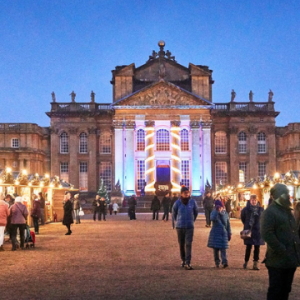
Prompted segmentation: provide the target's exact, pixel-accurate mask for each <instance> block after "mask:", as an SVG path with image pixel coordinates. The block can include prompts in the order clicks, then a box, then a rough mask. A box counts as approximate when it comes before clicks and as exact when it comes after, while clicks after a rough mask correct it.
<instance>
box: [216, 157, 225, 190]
mask: <svg viewBox="0 0 300 300" xmlns="http://www.w3.org/2000/svg"><path fill="white" fill-rule="evenodd" d="M215 168H216V169H215V171H216V174H215V179H216V185H224V184H226V183H227V163H226V162H225V161H218V162H216V165H215Z"/></svg>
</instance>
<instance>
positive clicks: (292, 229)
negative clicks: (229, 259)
mask: <svg viewBox="0 0 300 300" xmlns="http://www.w3.org/2000/svg"><path fill="white" fill-rule="evenodd" d="M270 193H271V195H272V197H273V199H274V200H273V202H272V204H271V205H270V206H269V207H268V208H267V209H266V210H265V211H264V212H263V214H262V220H261V235H262V238H263V240H264V241H265V242H266V243H267V253H266V258H265V264H266V267H267V269H268V273H269V288H268V292H267V299H268V300H271V299H272V300H277V299H278V300H281V299H288V297H289V293H290V292H291V290H292V283H293V278H294V274H295V271H296V268H297V267H298V266H299V265H300V238H299V233H298V231H297V225H296V221H295V218H294V216H293V214H292V205H291V202H290V195H289V190H288V187H287V186H286V185H285V184H281V183H277V184H275V186H274V187H273V188H272V189H271V191H270Z"/></svg>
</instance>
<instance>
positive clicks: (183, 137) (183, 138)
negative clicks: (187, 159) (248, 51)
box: [180, 129, 189, 151]
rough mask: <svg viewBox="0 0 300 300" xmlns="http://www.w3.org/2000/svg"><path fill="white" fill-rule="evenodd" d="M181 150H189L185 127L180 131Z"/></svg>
mask: <svg viewBox="0 0 300 300" xmlns="http://www.w3.org/2000/svg"><path fill="white" fill-rule="evenodd" d="M180 147H181V151H189V132H188V130H186V129H182V130H181V131H180Z"/></svg>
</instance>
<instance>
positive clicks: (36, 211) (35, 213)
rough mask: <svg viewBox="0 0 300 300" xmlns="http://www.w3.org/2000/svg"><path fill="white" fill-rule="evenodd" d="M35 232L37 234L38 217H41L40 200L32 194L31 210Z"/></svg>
mask: <svg viewBox="0 0 300 300" xmlns="http://www.w3.org/2000/svg"><path fill="white" fill-rule="evenodd" d="M31 217H32V220H33V226H34V231H35V234H39V219H40V218H41V201H40V200H39V198H38V197H37V196H36V195H33V208H32V212H31Z"/></svg>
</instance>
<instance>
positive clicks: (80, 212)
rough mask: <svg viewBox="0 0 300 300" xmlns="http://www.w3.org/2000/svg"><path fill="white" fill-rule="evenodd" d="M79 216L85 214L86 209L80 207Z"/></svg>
mask: <svg viewBox="0 0 300 300" xmlns="http://www.w3.org/2000/svg"><path fill="white" fill-rule="evenodd" d="M79 216H81V217H82V216H84V211H83V210H82V208H81V207H80V211H79Z"/></svg>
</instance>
